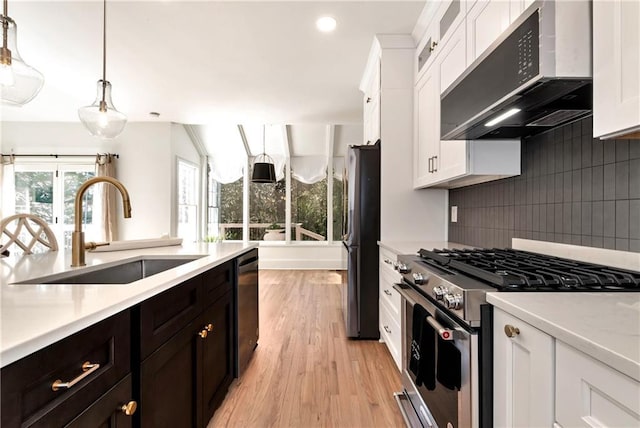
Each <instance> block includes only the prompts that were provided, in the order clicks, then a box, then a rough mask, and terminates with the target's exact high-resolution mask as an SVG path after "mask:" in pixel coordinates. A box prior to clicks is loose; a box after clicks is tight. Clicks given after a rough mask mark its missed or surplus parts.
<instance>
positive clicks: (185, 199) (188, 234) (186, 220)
mask: <svg viewBox="0 0 640 428" xmlns="http://www.w3.org/2000/svg"><path fill="white" fill-rule="evenodd" d="M198 176H199V174H198V167H197V166H196V165H195V164H192V163H191V162H187V161H185V160H182V159H178V236H179V237H181V238H182V239H183V240H184V241H185V242H195V241H197V240H198V187H199V186H198Z"/></svg>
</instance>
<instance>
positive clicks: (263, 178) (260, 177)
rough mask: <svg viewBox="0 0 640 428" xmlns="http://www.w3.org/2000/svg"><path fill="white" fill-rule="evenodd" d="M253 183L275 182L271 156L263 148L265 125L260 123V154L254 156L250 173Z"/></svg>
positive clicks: (274, 168) (274, 169)
mask: <svg viewBox="0 0 640 428" xmlns="http://www.w3.org/2000/svg"><path fill="white" fill-rule="evenodd" d="M251 181H252V182H253V183H275V182H276V167H275V165H274V164H273V158H272V157H271V156H269V155H268V154H267V152H266V150H265V127H264V125H262V154H259V155H258V156H256V159H255V161H254V163H253V172H252V174H251Z"/></svg>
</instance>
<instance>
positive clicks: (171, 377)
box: [140, 263, 235, 428]
mask: <svg viewBox="0 0 640 428" xmlns="http://www.w3.org/2000/svg"><path fill="white" fill-rule="evenodd" d="M232 267H233V264H232V263H225V264H223V265H221V266H218V267H216V268H214V269H211V270H210V271H207V272H205V273H203V274H202V275H199V276H197V277H195V278H192V279H190V280H189V281H187V282H185V283H184V284H182V285H179V286H176V287H173V288H172V289H171V290H169V291H167V292H165V293H163V294H161V295H159V296H156V297H154V298H152V299H149V300H148V301H145V302H143V303H142V304H141V305H140V317H141V323H140V325H141V328H140V334H141V339H140V343H141V356H142V364H141V369H140V404H141V406H140V426H141V427H143V428H145V427H154V428H156V427H158V428H161V427H167V428H169V427H177V426H179V427H195V428H200V427H206V425H207V423H208V422H209V419H210V418H211V416H213V413H214V412H215V410H216V409H217V408H218V406H220V404H221V403H222V401H223V400H224V397H225V395H226V393H227V390H228V388H229V385H230V384H231V382H232V380H233V368H234V361H235V350H234V348H235V346H234V340H233V337H234V316H233V293H232V290H233V270H232ZM191 296H202V298H200V299H199V300H200V302H201V304H204V306H205V308H204V310H201V311H200V313H196V312H195V311H193V308H194V307H195V306H196V305H195V304H192V303H190V302H193V300H192V297H191ZM167 306H168V307H167ZM186 314H189V315H188V316H187V315H186ZM177 320H181V322H182V324H181V325H180V322H178V321H177ZM177 328H179V330H176V329H177ZM167 329H171V331H172V332H175V334H173V335H171V336H170V337H169V338H168V340H165V342H164V343H162V344H159V345H157V342H158V341H156V339H157V338H158V337H161V336H162V335H164V336H169V335H168V334H167V333H166V330H167ZM163 330H164V331H163ZM145 335H147V336H148V337H145ZM150 338H151V339H150ZM150 343H153V344H154V347H153V349H155V350H153V349H152V347H149V346H147V347H145V344H150ZM155 345H157V346H155ZM151 350H152V351H153V352H151V353H150V355H149V356H148V357H146V358H145V355H147V353H148V352H149V351H151ZM145 351H146V352H145Z"/></svg>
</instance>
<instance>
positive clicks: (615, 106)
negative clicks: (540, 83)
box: [593, 0, 640, 138]
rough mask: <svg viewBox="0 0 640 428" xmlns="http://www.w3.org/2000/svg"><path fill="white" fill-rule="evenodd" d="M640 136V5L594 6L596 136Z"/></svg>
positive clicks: (623, 1) (617, 0)
mask: <svg viewBox="0 0 640 428" xmlns="http://www.w3.org/2000/svg"><path fill="white" fill-rule="evenodd" d="M629 134H635V136H636V137H639V136H640V1H638V0H595V1H594V2H593V135H594V137H600V138H615V137H619V136H625V135H629Z"/></svg>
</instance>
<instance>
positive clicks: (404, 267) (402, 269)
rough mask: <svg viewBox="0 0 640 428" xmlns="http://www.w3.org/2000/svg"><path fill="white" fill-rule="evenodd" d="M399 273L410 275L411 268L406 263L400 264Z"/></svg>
mask: <svg viewBox="0 0 640 428" xmlns="http://www.w3.org/2000/svg"><path fill="white" fill-rule="evenodd" d="M398 272H400V273H409V272H411V268H410V267H409V266H407V265H406V264H404V263H398Z"/></svg>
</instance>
